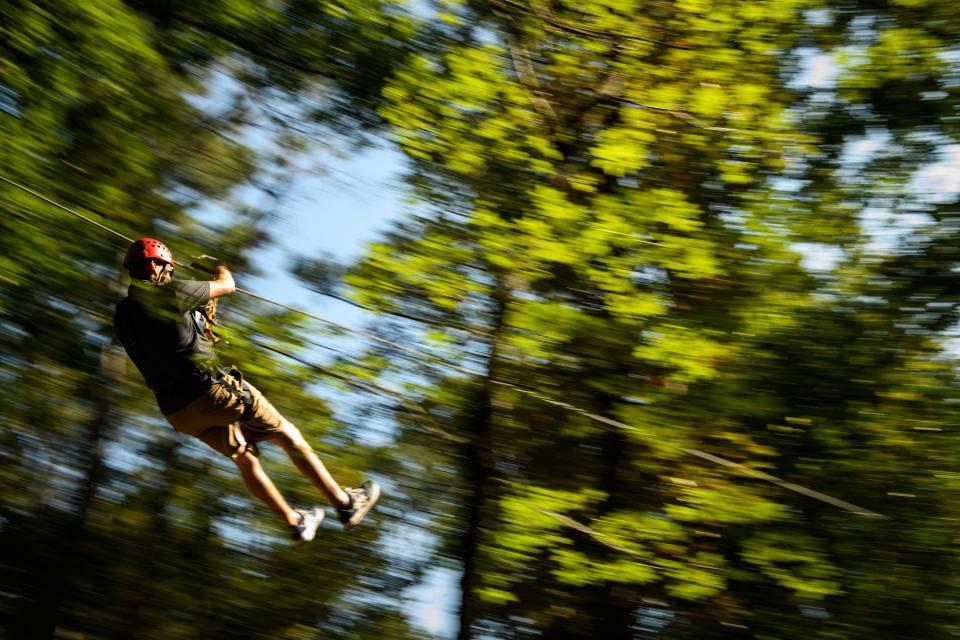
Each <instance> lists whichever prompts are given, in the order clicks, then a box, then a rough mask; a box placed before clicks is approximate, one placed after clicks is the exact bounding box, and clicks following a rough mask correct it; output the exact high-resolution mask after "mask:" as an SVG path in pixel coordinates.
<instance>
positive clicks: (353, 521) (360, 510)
mask: <svg viewBox="0 0 960 640" xmlns="http://www.w3.org/2000/svg"><path fill="white" fill-rule="evenodd" d="M343 490H344V491H346V492H347V495H348V496H350V504H349V505H348V506H346V507H342V508H340V509H337V518H339V520H340V522H341V523H342V524H343V528H344V529H352V528H354V527H355V526H357V525H358V524H360V521H361V520H363V517H364V516H365V515H367V512H369V511H370V509H373V505H375V504H377V500H379V499H380V485H378V484H377V483H376V482H371V481H370V480H367V481H366V482H364V483H363V484H362V485H360V487H359V488H357V489H351V488H349V487H344V488H343Z"/></svg>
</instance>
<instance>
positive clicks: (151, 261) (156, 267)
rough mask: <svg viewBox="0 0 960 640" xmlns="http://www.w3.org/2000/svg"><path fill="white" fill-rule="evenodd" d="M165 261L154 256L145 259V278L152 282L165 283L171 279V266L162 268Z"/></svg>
mask: <svg viewBox="0 0 960 640" xmlns="http://www.w3.org/2000/svg"><path fill="white" fill-rule="evenodd" d="M166 266H167V263H166V262H164V261H163V260H157V259H156V258H148V259H147V278H148V279H149V280H150V282H152V283H154V284H167V283H168V282H170V280H172V279H173V268H172V267H171V268H168V269H164V267H166Z"/></svg>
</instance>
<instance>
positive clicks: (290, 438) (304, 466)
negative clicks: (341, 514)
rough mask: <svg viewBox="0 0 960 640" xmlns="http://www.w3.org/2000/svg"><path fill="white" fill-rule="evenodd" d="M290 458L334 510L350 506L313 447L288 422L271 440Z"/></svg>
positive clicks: (341, 489)
mask: <svg viewBox="0 0 960 640" xmlns="http://www.w3.org/2000/svg"><path fill="white" fill-rule="evenodd" d="M273 440H274V441H275V442H277V443H278V444H279V445H280V446H281V447H283V450H284V451H286V452H287V455H288V456H290V460H291V461H292V462H293V464H294V465H295V466H296V467H297V469H298V470H299V471H300V473H302V474H303V476H304V477H305V478H306V479H307V480H309V481H310V483H311V484H313V486H315V487H316V488H317V489H319V490H320V491H321V492H323V495H324V496H326V498H327V500H329V501H330V504H331V505H333V507H334V508H337V509H339V508H341V507H346V506H348V505H349V504H350V496H348V495H347V492H346V491H344V490H343V488H342V487H341V486H340V485H339V484H337V482H336V480H334V479H333V476H332V475H330V472H329V471H327V467H326V466H324V464H323V462H322V461H321V460H320V458H319V457H318V456H317V454H316V452H315V451H314V450H313V447H311V446H310V443H308V442H307V440H306V439H305V438H304V437H303V434H301V433H300V430H299V429H297V428H296V427H295V426H293V425H292V424H291V423H289V422H285V423H284V425H283V430H282V431H281V433H280V434H279V435H277V436H275V437H274V438H273Z"/></svg>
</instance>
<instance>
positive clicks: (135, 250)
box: [123, 238, 175, 269]
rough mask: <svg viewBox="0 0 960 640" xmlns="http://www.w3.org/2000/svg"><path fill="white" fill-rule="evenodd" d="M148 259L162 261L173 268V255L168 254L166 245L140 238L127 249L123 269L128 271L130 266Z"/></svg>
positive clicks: (168, 250) (151, 239)
mask: <svg viewBox="0 0 960 640" xmlns="http://www.w3.org/2000/svg"><path fill="white" fill-rule="evenodd" d="M150 258H153V259H156V260H163V261H164V262H166V263H167V264H169V265H170V266H175V265H174V262H173V254H172V253H170V249H167V245H165V244H163V243H162V242H160V241H159V240H154V239H153V238H140V239H139V240H137V241H136V242H134V243H133V244H132V245H130V248H129V249H127V255H125V256H124V257H123V267H124V268H125V269H129V268H130V266H131V265H132V264H134V263H136V262H140V261H141V260H148V259H150Z"/></svg>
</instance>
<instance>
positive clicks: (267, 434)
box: [113, 238, 380, 543]
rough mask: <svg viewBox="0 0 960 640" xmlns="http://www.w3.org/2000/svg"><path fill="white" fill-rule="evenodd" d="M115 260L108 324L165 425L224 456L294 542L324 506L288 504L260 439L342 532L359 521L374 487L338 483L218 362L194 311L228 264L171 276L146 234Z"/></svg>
mask: <svg viewBox="0 0 960 640" xmlns="http://www.w3.org/2000/svg"><path fill="white" fill-rule="evenodd" d="M123 266H124V267H125V268H126V269H127V272H128V273H129V274H130V278H131V284H130V288H129V290H128V293H127V297H126V298H124V299H123V300H121V301H120V302H119V304H117V309H116V314H115V315H114V320H113V324H114V329H115V331H116V333H117V337H118V339H119V340H120V342H121V344H123V348H124V349H125V350H126V352H127V355H128V356H129V357H130V359H131V360H133V362H134V364H135V365H136V366H137V369H139V370H140V373H141V374H142V375H143V378H144V380H145V382H146V383H147V386H148V387H150V389H151V390H152V391H153V393H154V395H155V396H156V399H157V404H158V405H159V408H160V411H161V412H162V413H163V415H164V416H165V417H166V419H167V421H168V422H169V423H170V424H171V425H172V426H173V428H174V429H176V430H177V431H180V432H182V433H186V434H188V435H191V436H193V437H195V438H199V439H200V440H202V441H203V442H205V443H206V444H207V445H209V446H210V447H211V448H213V449H214V450H216V451H217V452H218V453H221V454H223V455H225V456H228V457H229V458H231V459H232V460H233V461H234V463H235V464H236V465H237V468H238V469H239V470H240V475H241V476H242V477H243V481H244V483H245V484H246V486H247V489H249V491H250V493H251V494H253V495H254V496H255V497H256V498H257V499H258V500H260V501H261V502H263V503H264V504H265V505H266V506H267V507H269V508H270V510H271V511H273V512H274V513H276V514H277V515H278V516H280V517H281V518H283V520H284V521H285V522H286V523H287V525H288V526H289V527H290V529H291V535H292V537H293V539H294V541H296V542H298V543H304V542H310V541H311V540H313V539H314V537H315V536H316V533H317V529H318V528H319V526H320V523H321V522H323V517H324V512H323V509H321V508H310V509H293V508H291V507H290V505H289V504H287V501H286V499H284V497H283V495H282V494H281V493H280V491H279V490H278V489H277V487H276V485H275V484H274V483H273V481H272V480H271V479H270V476H269V475H267V472H266V471H265V470H264V468H263V466H262V465H261V464H260V458H259V456H258V451H257V443H258V442H263V441H272V442H276V443H277V444H279V445H280V446H281V447H282V448H283V449H284V450H285V451H286V452H287V454H288V455H289V456H290V459H291V460H292V461H293V463H294V465H295V466H296V467H297V469H298V470H299V471H300V473H302V474H303V475H304V477H306V478H307V479H308V480H309V481H310V482H311V483H312V484H313V485H314V486H315V487H317V488H318V489H319V490H320V491H321V492H322V493H323V494H324V496H325V497H326V498H327V500H328V501H329V502H330V504H331V505H332V506H333V507H334V509H336V512H337V517H338V519H339V520H340V522H341V523H342V524H343V526H344V528H345V529H350V528H352V527H354V526H356V525H357V524H359V523H360V521H361V520H362V519H363V517H364V516H365V515H366V514H367V512H369V511H370V509H371V508H373V506H374V505H375V504H376V502H377V500H378V499H379V497H380V487H379V486H378V485H377V484H376V483H375V482H371V481H367V482H364V483H363V484H362V485H361V487H359V488H357V489H351V488H348V487H341V486H340V485H339V484H337V482H336V481H335V480H334V479H333V476H332V475H330V472H329V471H328V470H327V468H326V467H325V466H324V464H323V462H322V461H321V460H320V458H319V457H317V454H316V453H315V452H314V450H313V448H312V447H311V446H310V444H309V443H308V442H307V441H306V439H304V437H303V435H302V434H301V433H300V430H299V429H297V428H296V427H295V426H294V425H293V424H292V423H291V422H290V421H288V420H287V419H286V418H284V417H283V416H282V415H280V413H279V412H278V411H277V410H276V409H275V408H274V407H273V405H272V404H270V402H269V401H268V400H267V399H266V398H265V397H264V396H263V395H262V394H261V393H260V391H259V390H258V389H257V388H256V387H254V386H253V385H251V384H250V383H248V382H246V381H244V380H243V379H242V377H241V374H240V372H239V371H238V370H237V369H230V370H226V369H223V368H221V367H220V365H219V362H218V360H217V354H216V351H215V350H214V348H213V341H212V340H211V339H210V336H209V335H208V333H207V332H205V326H206V317H205V315H204V313H203V311H202V309H204V307H205V306H206V305H207V303H208V302H210V301H211V300H216V299H217V298H220V297H222V296H225V295H229V294H231V293H233V292H234V291H235V290H236V286H235V285H234V281H233V276H232V275H231V273H230V271H229V270H228V269H227V268H226V267H225V266H223V265H218V266H217V267H216V270H215V274H214V279H213V280H210V281H198V280H178V281H174V280H173V270H174V267H175V266H176V265H175V263H174V260H173V254H172V253H171V252H170V250H169V249H168V248H167V247H166V245H164V244H163V243H162V242H160V241H159V240H154V239H153V238H141V239H140V240H137V241H136V242H134V243H133V244H132V245H130V248H129V249H128V250H127V253H126V256H125V257H124V260H123Z"/></svg>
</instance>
